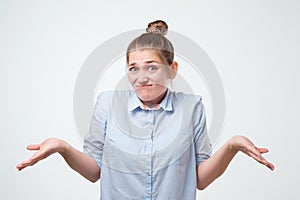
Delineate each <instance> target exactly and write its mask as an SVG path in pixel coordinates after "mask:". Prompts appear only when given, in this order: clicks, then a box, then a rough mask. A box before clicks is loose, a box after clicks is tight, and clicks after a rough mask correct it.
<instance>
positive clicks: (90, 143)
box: [83, 93, 108, 168]
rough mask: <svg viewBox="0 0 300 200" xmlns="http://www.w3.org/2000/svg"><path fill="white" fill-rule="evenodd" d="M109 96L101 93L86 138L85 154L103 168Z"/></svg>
mask: <svg viewBox="0 0 300 200" xmlns="http://www.w3.org/2000/svg"><path fill="white" fill-rule="evenodd" d="M107 100H108V99H107V96H106V95H105V94H103V93H101V94H100V95H99V96H98V98H97V102H96V104H95V107H94V112H93V116H92V120H91V124H90V129H89V132H88V134H87V135H86V137H85V138H84V145H83V152H84V153H86V154H88V155H90V156H91V157H93V158H94V159H95V160H96V162H97V164H98V166H99V167H100V168H101V167H102V155H103V147H104V140H105V134H106V125H107V111H106V110H105V108H107V106H108V105H107Z"/></svg>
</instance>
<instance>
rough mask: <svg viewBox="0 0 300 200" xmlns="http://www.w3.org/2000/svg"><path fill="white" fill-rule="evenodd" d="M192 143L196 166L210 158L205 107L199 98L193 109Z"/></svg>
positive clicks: (210, 151)
mask: <svg viewBox="0 0 300 200" xmlns="http://www.w3.org/2000/svg"><path fill="white" fill-rule="evenodd" d="M193 118H194V133H195V137H194V145H195V157H196V165H197V166H198V165H199V164H200V163H201V162H203V161H204V160H207V159H208V158H210V156H211V154H212V147H211V143H210V140H209V137H208V133H207V127H206V113H205V107H204V105H203V104H202V102H201V98H200V99H199V101H198V103H197V104H196V108H195V110H194V116H193Z"/></svg>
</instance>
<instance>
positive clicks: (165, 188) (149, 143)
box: [84, 90, 211, 200]
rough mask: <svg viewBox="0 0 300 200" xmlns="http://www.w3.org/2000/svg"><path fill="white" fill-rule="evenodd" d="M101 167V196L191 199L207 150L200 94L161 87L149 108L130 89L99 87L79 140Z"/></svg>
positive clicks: (142, 199) (110, 199)
mask: <svg viewBox="0 0 300 200" xmlns="http://www.w3.org/2000/svg"><path fill="white" fill-rule="evenodd" d="M84 152H85V153H87V154H88V155H90V156H92V157H93V158H94V159H95V160H96V162H97V163H98V165H99V167H100V168H101V178H100V190H101V199H102V200H169V199H172V200H175V199H178V200H193V199H196V185H197V184H196V182H197V181H196V177H197V176H196V167H197V165H199V164H200V163H201V162H202V161H204V160H206V159H208V158H209V157H210V155H211V144H210V142H209V138H208V135H207V129H206V118H205V109H204V106H203V104H202V102H201V97H200V96H197V95H188V94H183V93H178V92H171V91H170V90H168V91H167V93H166V95H165V97H164V99H163V101H162V102H161V103H160V104H159V105H156V106H154V107H153V108H149V107H147V106H145V105H144V104H143V103H142V102H141V101H140V100H139V98H138V97H137V95H136V94H135V92H134V91H109V92H103V93H101V94H100V95H99V96H98V98H97V102H96V105H95V109H94V114H93V117H92V121H91V125H90V131H89V133H88V134H87V136H86V138H85V141H84Z"/></svg>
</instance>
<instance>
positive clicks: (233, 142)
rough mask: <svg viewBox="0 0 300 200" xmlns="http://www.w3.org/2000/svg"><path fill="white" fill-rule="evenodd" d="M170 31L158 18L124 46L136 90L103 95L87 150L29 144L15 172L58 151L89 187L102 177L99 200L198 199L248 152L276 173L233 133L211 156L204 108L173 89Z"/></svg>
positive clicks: (196, 98)
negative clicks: (27, 154) (239, 155)
mask: <svg viewBox="0 0 300 200" xmlns="http://www.w3.org/2000/svg"><path fill="white" fill-rule="evenodd" d="M167 29H168V26H167V24H166V23H165V22H164V21H161V20H157V21H155V22H152V23H150V24H149V25H148V28H147V33H144V34H142V35H140V36H138V37H137V38H135V39H134V40H133V41H132V42H131V43H130V44H129V46H128V49H127V54H126V58H127V73H128V80H129V82H130V83H131V85H132V87H133V90H132V91H110V92H103V93H101V94H100V95H99V97H98V99H97V103H96V105H95V110H94V114H93V118H92V121H91V126H90V131H89V134H88V135H87V136H86V138H85V141H84V152H81V151H78V150H76V149H75V148H73V147H72V146H70V145H69V144H68V143H67V142H66V141H63V140H60V139H57V138H50V139H47V140H45V141H44V142H43V143H41V144H37V145H29V146H28V147H27V148H28V149H29V150H37V152H36V153H35V154H34V155H33V156H32V157H31V158H30V159H28V160H26V161H23V162H22V163H20V164H19V165H17V168H18V169H19V170H22V169H24V168H25V167H27V166H31V165H34V164H35V163H37V162H38V161H40V160H42V159H44V158H47V157H48V156H49V155H51V154H53V153H59V154H60V155H62V156H63V158H64V159H65V160H66V162H67V163H68V165H69V166H70V167H71V168H72V169H74V170H75V171H77V172H78V173H80V174H81V175H82V176H84V177H85V178H87V179H88V180H90V181H92V182H96V181H97V180H99V179H100V176H101V179H100V181H101V199H113V200H117V199H120V200H124V199H136V200H140V199H157V200H159V199H161V200H162V199H180V200H184V199H186V200H191V199H196V188H197V189H200V190H203V189H204V188H206V187H207V186H208V185H209V184H210V183H211V182H213V181H214V180H215V179H216V178H218V177H219V176H221V175H222V173H223V172H224V171H225V170H226V168H227V166H228V165H229V163H230V161H231V160H232V159H233V157H234V156H235V155H236V154H237V153H238V152H239V151H241V152H243V153H245V154H247V155H248V156H250V157H252V158H254V159H255V160H257V161H258V162H259V163H261V164H264V165H265V166H267V167H268V168H270V169H271V170H273V169H274V165H273V164H271V163H270V162H268V161H267V160H266V159H264V158H263V156H262V154H263V153H266V152H268V150H267V149H265V148H258V147H256V146H255V145H254V144H253V143H252V142H251V141H250V140H249V139H248V138H246V137H244V136H234V137H232V138H231V139H230V140H228V141H227V142H226V143H225V144H224V145H223V146H222V147H221V148H220V149H219V150H218V151H217V152H216V153H215V154H214V155H211V145H210V142H209V138H208V135H207V129H206V117H205V108H204V106H203V104H202V102H201V97H200V96H198V95H190V94H183V93H178V92H172V91H171V90H170V89H169V88H168V84H169V82H170V81H171V80H172V79H174V78H175V76H176V73H177V70H178V63H177V62H176V61H174V48H173V45H172V43H171V42H170V41H169V40H168V39H167V38H166V37H165V36H164V35H165V34H166V33H167Z"/></svg>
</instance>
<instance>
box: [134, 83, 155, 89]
mask: <svg viewBox="0 0 300 200" xmlns="http://www.w3.org/2000/svg"><path fill="white" fill-rule="evenodd" d="M152 86H153V84H144V85H138V86H137V88H138V89H142V88H149V87H152Z"/></svg>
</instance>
